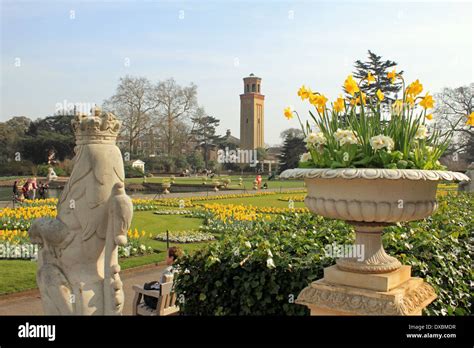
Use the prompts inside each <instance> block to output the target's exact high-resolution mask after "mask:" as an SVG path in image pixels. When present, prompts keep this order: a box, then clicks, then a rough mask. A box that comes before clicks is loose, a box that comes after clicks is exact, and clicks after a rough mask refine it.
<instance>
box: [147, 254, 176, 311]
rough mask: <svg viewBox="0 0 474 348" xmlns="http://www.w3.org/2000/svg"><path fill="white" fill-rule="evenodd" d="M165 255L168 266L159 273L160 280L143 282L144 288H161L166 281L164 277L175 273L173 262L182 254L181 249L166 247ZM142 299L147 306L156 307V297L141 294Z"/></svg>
mask: <svg viewBox="0 0 474 348" xmlns="http://www.w3.org/2000/svg"><path fill="white" fill-rule="evenodd" d="M167 253H168V254H167V257H166V264H167V265H168V267H166V268H165V269H164V270H163V272H162V273H161V277H160V280H158V281H152V282H149V283H145V284H144V285H143V289H144V290H158V291H160V290H161V284H162V283H165V282H166V278H169V277H170V276H174V274H175V273H176V269H175V268H174V267H173V264H174V263H175V261H176V260H177V259H178V258H179V257H180V256H181V255H182V251H181V249H180V248H178V247H175V246H172V247H170V248H169V249H168V251H167ZM143 300H144V301H145V304H146V305H147V306H148V307H152V308H156V303H157V299H156V298H154V297H151V296H146V295H145V296H143Z"/></svg>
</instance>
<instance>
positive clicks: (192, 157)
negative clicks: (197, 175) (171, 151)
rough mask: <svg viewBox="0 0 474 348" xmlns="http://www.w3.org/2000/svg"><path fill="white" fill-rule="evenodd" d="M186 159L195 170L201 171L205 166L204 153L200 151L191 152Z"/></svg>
mask: <svg viewBox="0 0 474 348" xmlns="http://www.w3.org/2000/svg"><path fill="white" fill-rule="evenodd" d="M186 160H187V162H188V164H189V165H190V166H191V168H192V169H193V170H194V171H199V170H201V169H204V168H205V163H204V159H203V157H202V154H201V153H200V152H198V151H193V152H191V153H190V154H189V155H188V156H187V158H186Z"/></svg>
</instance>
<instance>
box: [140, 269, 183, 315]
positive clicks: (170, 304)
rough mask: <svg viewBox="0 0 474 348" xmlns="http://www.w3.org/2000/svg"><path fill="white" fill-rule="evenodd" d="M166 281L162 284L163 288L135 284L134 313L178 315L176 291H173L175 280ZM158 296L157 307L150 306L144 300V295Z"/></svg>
mask: <svg viewBox="0 0 474 348" xmlns="http://www.w3.org/2000/svg"><path fill="white" fill-rule="evenodd" d="M166 280H167V282H166V283H162V284H161V290H145V289H143V286H140V285H134V286H133V290H134V291H135V297H134V299H133V315H140V316H164V315H176V314H178V313H179V307H178V306H177V305H176V293H175V292H174V291H172V289H173V281H172V278H171V281H169V279H166ZM144 295H146V296H151V297H154V298H156V299H157V300H158V301H157V303H156V308H151V307H148V306H147V305H146V304H145V302H144V301H143V296H144Z"/></svg>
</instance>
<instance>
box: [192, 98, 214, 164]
mask: <svg viewBox="0 0 474 348" xmlns="http://www.w3.org/2000/svg"><path fill="white" fill-rule="evenodd" d="M191 120H192V122H193V129H192V130H191V136H192V137H193V138H194V139H195V141H196V142H197V144H198V146H199V147H200V148H201V149H202V150H203V154H204V156H203V157H204V164H205V166H206V168H207V165H208V162H209V150H210V149H211V148H213V147H216V146H217V145H218V143H219V140H220V139H221V137H220V136H218V135H216V127H218V126H219V122H220V121H219V120H218V119H217V118H215V117H213V116H209V115H207V114H206V112H205V110H204V108H202V107H200V108H197V110H196V113H195V115H194V117H193V118H192V119H191Z"/></svg>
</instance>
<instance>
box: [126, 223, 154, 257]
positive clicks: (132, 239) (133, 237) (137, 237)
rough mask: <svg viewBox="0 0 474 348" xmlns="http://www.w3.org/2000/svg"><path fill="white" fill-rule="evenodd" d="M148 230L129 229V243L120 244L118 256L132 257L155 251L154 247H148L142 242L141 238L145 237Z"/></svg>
mask: <svg viewBox="0 0 474 348" xmlns="http://www.w3.org/2000/svg"><path fill="white" fill-rule="evenodd" d="M145 235H146V232H145V231H141V233H138V230H137V229H135V230H133V231H132V230H128V233H127V244H126V245H124V246H119V248H118V256H119V257H131V256H141V255H147V254H151V253H153V248H151V247H147V246H146V245H145V244H143V243H142V242H141V238H143V237H145Z"/></svg>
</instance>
